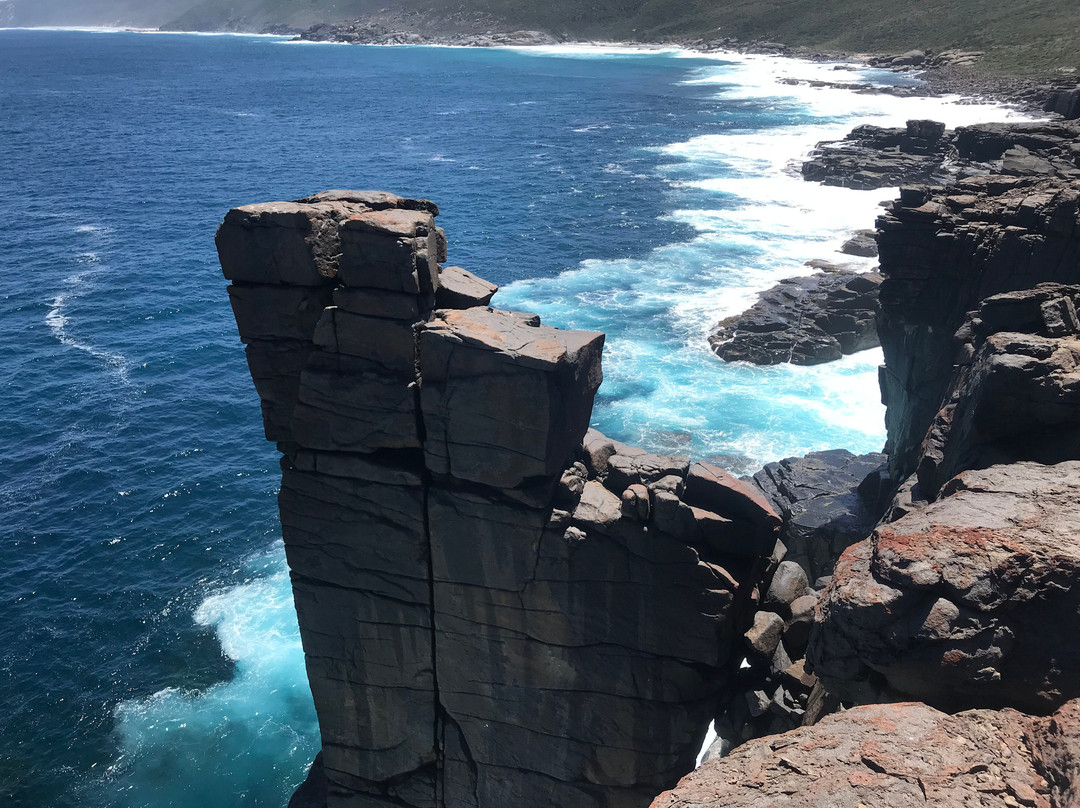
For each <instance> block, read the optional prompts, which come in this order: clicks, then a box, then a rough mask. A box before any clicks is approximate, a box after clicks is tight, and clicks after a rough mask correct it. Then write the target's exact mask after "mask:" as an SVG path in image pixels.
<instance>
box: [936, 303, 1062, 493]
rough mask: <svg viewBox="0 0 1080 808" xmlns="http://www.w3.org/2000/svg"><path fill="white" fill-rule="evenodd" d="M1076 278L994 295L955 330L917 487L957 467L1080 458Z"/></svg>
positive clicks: (939, 479) (946, 477)
mask: <svg viewBox="0 0 1080 808" xmlns="http://www.w3.org/2000/svg"><path fill="white" fill-rule="evenodd" d="M1078 306H1080V286H1066V285H1062V284H1056V283H1045V284H1040V285H1038V286H1036V287H1035V288H1034V289H1026V290H1023V291H1020V292H1008V293H1005V294H1000V295H993V296H992V297H988V298H987V299H986V300H984V301H983V302H982V303H981V305H980V306H979V308H978V309H976V310H975V311H973V312H971V313H970V314H969V315H968V317H967V320H966V321H965V323H964V325H963V326H961V327H960V330H959V331H958V332H957V335H956V336H957V342H958V345H959V347H958V351H957V355H956V365H955V369H954V372H953V378H952V381H951V382H950V385H949V389H948V391H947V392H946V395H945V398H944V400H943V401H942V406H941V408H940V409H939V410H938V412H937V415H935V416H934V420H933V422H932V423H931V425H930V429H929V430H928V431H927V434H926V436H925V438H924V439H923V443H922V445H921V447H920V450H919V460H918V465H917V467H916V474H917V478H918V483H919V487H920V493H921V495H922V496H924V497H927V498H933V497H935V496H936V495H937V493H938V491H939V490H940V488H941V486H942V484H943V483H945V482H946V481H947V480H949V479H950V478H951V477H953V476H954V475H955V474H957V473H958V472H960V471H962V470H964V469H979V468H986V467H987V466H991V465H993V464H995V463H1009V462H1015V461H1017V460H1036V461H1038V462H1040V463H1058V462H1061V461H1063V460H1070V459H1073V458H1078V457H1080V318H1078V316H1077V307H1078Z"/></svg>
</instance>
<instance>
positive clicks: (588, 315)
mask: <svg viewBox="0 0 1080 808" xmlns="http://www.w3.org/2000/svg"><path fill="white" fill-rule="evenodd" d="M674 55H675V56H676V57H677V58H684V57H689V56H693V57H694V58H700V54H690V53H683V52H680V53H676V54H674ZM711 58H712V60H713V61H714V62H715V64H710V65H708V66H705V67H698V68H695V70H694V71H693V72H692V74H691V76H690V77H689V78H688V79H686V83H688V84H694V85H698V86H715V87H716V93H717V95H716V98H717V105H718V112H719V113H720V115H721V116H722V117H723V116H724V115H726V116H727V117H728V118H729V119H730V125H729V126H727V127H726V128H724V127H723V121H721V125H720V126H718V127H717V131H716V132H714V133H709V134H703V135H698V136H695V137H693V138H691V139H689V140H687V141H684V142H679V143H672V144H668V145H666V146H663V147H660V148H659V151H660V153H661V154H662V155H663V158H664V165H662V166H661V168H660V170H661V173H662V174H664V175H666V176H668V177H670V178H671V182H672V185H673V186H674V187H675V188H676V198H678V194H677V189H678V187H680V186H681V187H685V188H692V189H694V191H695V192H697V193H698V198H700V194H702V193H703V194H705V197H704V198H705V199H706V200H708V199H712V200H714V201H715V203H714V204H712V205H710V204H708V202H706V204H705V205H704V206H702V207H700V208H689V207H686V208H677V209H675V210H672V211H671V212H670V213H668V214H666V216H667V217H668V218H670V219H672V220H674V221H678V222H681V223H684V224H687V225H690V226H692V227H693V228H694V229H695V230H696V231H697V232H698V235H697V236H696V237H695V238H693V239H691V240H690V241H688V242H684V243H680V244H671V245H666V246H663V247H659V248H657V249H655V250H653V251H652V252H651V253H649V254H647V255H645V256H642V257H641V258H637V259H616V260H610V261H598V260H587V261H583V262H582V263H581V264H579V265H578V266H577V267H574V268H571V269H568V270H566V271H564V272H563V273H562V274H560V275H559V276H557V277H555V278H543V279H532V280H525V281H518V282H515V283H512V284H509V285H508V286H507V287H505V288H504V289H503V290H502V291H501V292H500V293H499V297H498V300H497V302H500V303H501V304H502V305H508V306H512V307H515V308H522V309H529V310H534V311H537V312H538V313H540V314H541V315H542V316H543V317H544V318H545V319H546V320H548V321H550V322H552V323H553V324H556V325H562V326H567V327H574V328H588V329H595V330H601V331H605V332H607V334H608V342H607V348H606V350H605V375H606V381H605V384H604V387H603V388H602V390H601V393H602V396H601V399H600V402H599V404H598V407H597V411H596V415H595V418H594V420H595V425H597V426H599V427H600V428H601V429H606V430H608V431H612V432H614V433H615V434H616V436H617V437H620V438H621V439H624V440H631V441H635V442H639V443H642V444H643V445H646V446H648V447H650V448H654V449H656V450H665V449H666V450H673V449H678V448H679V447H678V446H676V444H679V445H681V446H685V440H686V438H685V435H686V433H689V434H691V435H692V436H693V438H692V441H693V442H692V445H691V447H690V448H691V451H692V452H693V453H694V454H696V455H698V456H703V455H704V456H707V455H717V454H723V455H729V456H734V457H735V458H736V461H737V459H738V458H739V457H743V458H750V459H751V460H752V461H754V462H763V461H769V460H775V459H778V458H780V457H784V456H789V455H796V454H803V453H805V452H807V451H813V450H817V449H824V448H831V447H837V446H846V447H847V448H850V449H852V450H853V451H872V450H878V449H880V448H881V444H882V442H883V440H884V425H883V421H884V419H883V415H884V411H883V408H882V406H881V404H880V400H879V394H878V390H877V374H876V367H877V364H878V363H879V362H880V361H881V357H880V352H878V351H869V352H863V353H861V354H856V355H855V356H852V357H846V358H844V359H843V360H841V361H839V362H833V363H829V364H826V365H820V366H816V367H811V368H804V367H797V366H793V365H778V366H773V367H755V366H752V365H747V364H743V363H731V364H727V363H724V362H721V361H720V360H718V359H717V358H716V357H714V356H712V355H711V353H710V352H709V350H708V347H707V343H706V336H707V334H708V332H709V329H710V326H711V325H712V324H713V323H715V322H716V321H718V320H719V319H722V318H723V317H726V316H730V315H732V314H736V313H739V312H740V311H743V310H745V309H746V308H747V307H748V306H749V305H750V304H751V303H752V302H753V301H754V299H755V297H756V293H757V292H759V291H761V290H763V289H765V288H767V287H769V286H771V285H772V284H774V283H776V282H777V281H779V280H780V279H782V278H785V277H790V276H793V275H800V274H808V273H809V272H811V270H809V269H807V268H805V267H804V266H803V264H804V262H806V261H808V260H810V259H825V260H828V261H831V262H833V263H837V264H842V265H846V266H849V267H851V268H854V269H858V270H866V269H869V268H871V267H872V266H873V264H874V261H873V260H870V259H865V258H858V257H855V256H848V255H844V254H842V253H840V252H839V248H840V246H841V244H842V243H843V241H845V240H846V239H847V238H848V237H850V235H851V232H852V231H853V230H856V229H861V228H868V227H872V226H873V222H874V218H875V217H876V215H877V213H878V212H879V210H880V207H879V203H880V202H882V201H883V200H887V199H891V198H893V197H894V196H895V193H896V192H895V189H882V190H878V191H856V190H851V189H845V188H833V187H825V186H821V185H817V184H813V183H808V182H805V181H804V180H803V179H802V178H801V176H800V174H799V164H800V163H801V161H802V160H803V159H805V157H806V156H807V155H808V153H809V152H810V150H811V149H812V148H813V147H814V145H815V144H816V143H817V142H819V141H821V140H827V139H836V138H840V137H842V136H843V135H844V134H846V133H847V132H848V131H849V130H850V129H851V128H852V127H853V126H854V125H856V124H859V123H875V124H878V125H882V126H898V125H903V123H904V122H905V121H906V120H908V119H910V118H934V119H936V120H944V121H945V122H946V123H947V124H948V125H949V126H957V125H962V124H970V123H974V122H976V121H984V120H1002V119H1009V118H1013V119H1016V118H1020V117H1022V116H1019V115H1018V114H1016V113H1014V112H1011V111H1010V110H1007V109H1005V108H1004V107H1002V106H999V105H995V104H963V103H958V100H959V99H956V98H919V97H896V96H892V95H887V94H857V93H854V92H852V91H850V90H846V89H838V88H833V87H820V86H819V87H814V86H810V85H809V84H806V83H801V84H790V83H783V82H782V81H781V79H793V80H796V81H800V82H807V81H810V80H822V81H831V82H843V83H861V84H864V85H870V84H872V83H873V82H874V81H876V80H881V79H883V78H888V79H889V80H895V76H892V75H891V74H885V73H883V72H882V71H874V70H868V69H866V68H864V67H862V66H859V65H855V64H842V63H838V64H827V63H813V62H800V61H798V60H795V59H784V58H777V57H766V56H746V55H740V54H716V55H713V56H712V57H711ZM740 104H752V105H753V106H754V109H755V115H754V116H752V117H751V120H752V121H754V123H752V124H750V125H751V126H753V128H747V127H748V125H746V124H742V123H740V122H741V121H742V120H743V118H741V117H740V116H741V115H745V113H742V112H741V111H740ZM725 110H726V111H727V112H725ZM759 114H760V115H764V116H765V117H772V118H773V119H774V120H777V121H778V125H774V126H771V127H768V126H759V125H758V124H757V122H756V120H754V119H755V118H757V117H759Z"/></svg>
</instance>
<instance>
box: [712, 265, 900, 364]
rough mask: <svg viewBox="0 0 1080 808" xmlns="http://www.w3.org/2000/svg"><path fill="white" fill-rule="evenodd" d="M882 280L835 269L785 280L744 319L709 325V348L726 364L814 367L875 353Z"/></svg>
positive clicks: (741, 316) (762, 296)
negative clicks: (868, 349) (858, 353)
mask: <svg viewBox="0 0 1080 808" xmlns="http://www.w3.org/2000/svg"><path fill="white" fill-rule="evenodd" d="M880 284H881V276H880V275H878V274H877V273H875V272H864V273H859V272H852V271H849V270H840V269H837V270H833V271H830V272H825V273H822V274H819V275H811V276H809V277H801V278H788V279H786V280H783V281H781V282H780V283H779V284H777V285H776V286H774V287H772V288H771V289H768V290H766V291H764V292H761V293H760V295H759V299H758V302H757V303H755V304H754V305H753V307H751V308H750V309H749V310H747V311H745V312H743V313H742V314H738V315H735V316H734V317H728V318H726V319H724V320H721V321H720V322H719V323H717V324H716V325H715V326H713V329H712V332H711V333H710V334H709V345H710V347H711V348H712V350H713V352H714V353H715V354H716V355H717V356H719V357H720V358H721V359H724V360H725V361H727V362H736V361H743V362H753V363H754V364H757V365H776V364H780V363H783V362H791V363H792V364H796V365H816V364H820V363H822V362H830V361H833V360H835V359H839V358H840V357H841V356H845V355H847V354H851V353H855V352H857V351H863V350H866V349H867V348H874V347H876V346H877V344H878V337H877V328H876V326H875V317H876V315H877V308H878V302H877V291H878V286H879V285H880Z"/></svg>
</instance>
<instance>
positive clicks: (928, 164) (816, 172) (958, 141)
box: [802, 96, 1080, 190]
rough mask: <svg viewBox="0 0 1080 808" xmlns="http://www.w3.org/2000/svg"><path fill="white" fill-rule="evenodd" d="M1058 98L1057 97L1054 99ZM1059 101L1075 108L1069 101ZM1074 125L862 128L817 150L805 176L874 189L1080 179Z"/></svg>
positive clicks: (924, 123)
mask: <svg viewBox="0 0 1080 808" xmlns="http://www.w3.org/2000/svg"><path fill="white" fill-rule="evenodd" d="M1054 98H1055V99H1058V97H1057V96H1054ZM1054 103H1058V104H1061V105H1063V106H1068V104H1069V103H1070V102H1069V101H1068V96H1061V97H1060V99H1058V100H1055V102H1054ZM1078 136H1080V127H1078V126H1077V124H1076V123H1075V122H1071V121H1051V122H1039V123H1028V124H1011V123H988V124H976V125H974V126H964V127H958V128H957V129H956V131H955V132H954V131H946V129H945V125H944V124H943V123H940V122H938V121H927V120H913V121H908V122H907V126H906V127H905V128H903V129H899V128H882V127H880V126H870V125H865V126H858V127H856V128H855V129H853V130H852V131H851V132H850V134H848V135H847V136H846V137H845V138H844V139H843V140H839V141H832V142H823V143H819V144H817V146H816V147H815V149H814V151H813V153H812V154H811V158H810V159H809V160H808V161H806V162H805V163H803V166H802V173H803V177H804V178H805V179H807V180H811V181H813V182H821V183H823V184H825V185H838V186H842V187H845V188H857V189H862V190H869V189H872V188H888V187H890V186H893V187H895V186H898V185H910V184H932V185H947V184H949V183H950V182H956V181H958V180H963V179H965V178H968V177H974V176H985V175H987V174H1005V175H1012V176H1023V175H1029V174H1040V175H1043V176H1055V177H1058V178H1061V179H1071V180H1075V179H1077V178H1080V169H1078V163H1077V157H1078V155H1080V151H1078V150H1077V149H1076V148H1075V146H1074V144H1076V142H1077V138H1078Z"/></svg>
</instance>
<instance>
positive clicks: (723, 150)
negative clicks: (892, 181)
mask: <svg viewBox="0 0 1080 808" xmlns="http://www.w3.org/2000/svg"><path fill="white" fill-rule="evenodd" d="M783 75H797V76H804V77H822V76H824V77H827V78H835V79H837V80H840V81H852V80H862V81H871V80H876V81H895V80H896V79H895V78H894V77H891V76H887V75H885V74H880V73H872V72H864V71H859V70H857V69H853V68H850V67H847V68H842V69H834V68H833V66H831V65H805V64H800V63H795V62H788V61H784V60H775V59H774V60H770V59H766V58H756V57H755V58H741V57H740V58H737V57H731V58H728V59H715V58H714V59H703V58H696V57H690V56H687V55H686V54H680V53H677V52H658V53H640V52H636V53H635V52H617V51H610V50H593V51H582V50H578V51H565V50H552V51H540V52H536V51H533V52H521V51H514V50H491V51H475V50H456V49H441V48H359V47H338V46H303V45H291V44H288V43H285V42H283V41H281V40H278V39H274V38H265V37H264V38H260V37H199V36H187V35H152V36H151V35H135V34H124V33H89V32H69V31H68V32H65V31H0V142H2V143H3V144H4V159H3V160H0V216H2V221H3V223H4V233H5V240H4V250H3V251H2V253H0V262H2V266H3V271H2V273H0V317H2V318H3V323H4V333H5V337H6V339H5V340H3V342H2V344H0V358H2V361H0V368H2V376H0V419H2V425H3V434H4V436H5V446H4V449H5V450H4V451H3V452H2V453H0V507H2V508H3V512H4V513H5V514H6V519H5V520H4V523H3V525H2V526H0V692H2V693H3V698H2V700H0V727H3V732H2V733H0V803H2V804H3V805H5V806H28V807H31V806H32V807H33V808H39V807H40V806H74V805H79V806H92V807H96V806H118V807H119V806H125V807H127V806H155V807H157V806H189V807H190V808H195V807H196V806H199V807H200V808H201V807H202V806H211V807H213V806H281V805H284V803H285V801H286V799H287V797H288V794H289V793H290V792H291V790H292V789H293V787H294V786H295V785H296V784H297V783H298V782H299V781H300V780H301V779H302V777H303V774H304V771H305V768H306V766H307V764H308V763H309V761H310V759H311V758H312V756H313V755H314V753H315V751H316V750H317V747H318V741H317V729H316V726H315V719H314V715H313V710H312V707H311V700H310V694H309V693H308V691H307V683H306V680H305V677H304V671H303V660H302V656H301V653H300V648H299V641H298V638H297V635H296V625H295V613H294V612H293V608H292V603H291V596H290V593H289V588H288V580H287V576H286V572H285V569H284V561H283V553H282V551H281V546H280V537H279V532H278V524H277V514H276V505H275V496H276V488H277V485H278V468H277V458H276V455H275V452H274V451H273V448H272V447H271V446H270V445H269V444H266V443H265V442H264V441H263V438H262V430H261V425H260V423H259V408H258V403H257V400H256V397H255V394H254V391H253V389H252V387H251V383H250V380H249V379H248V376H247V369H246V366H245V364H244V359H243V353H242V349H241V346H240V344H239V340H238V338H237V336H236V332H235V328H234V326H233V323H232V315H231V312H230V310H229V306H228V302H227V296H226V294H225V288H224V287H225V284H224V281H223V280H222V279H221V277H220V272H219V269H218V267H217V264H216V256H215V253H214V250H213V233H214V229H215V228H216V226H217V223H218V222H219V221H220V220H221V218H222V216H223V214H224V212H225V211H226V210H227V209H228V208H229V207H231V206H234V205H237V204H243V203H248V202H255V201H265V200H270V199H292V198H296V197H299V196H302V195H305V194H308V193H311V192H313V191H317V190H321V189H324V188H336V187H354V188H381V189H388V190H393V191H397V192H399V193H403V194H408V195H414V196H428V197H431V198H433V199H435V200H436V201H437V202H438V203H439V204H440V205H441V206H442V208H443V210H444V215H443V216H442V217H441V223H442V225H443V226H444V227H445V228H446V229H447V231H448V234H449V238H450V256H451V261H452V262H454V263H460V264H462V265H464V266H466V267H468V268H470V269H472V270H473V271H475V272H477V273H479V274H481V275H484V276H487V277H489V278H490V279H492V280H494V281H496V282H498V283H500V284H502V285H503V287H504V288H503V290H502V291H500V293H499V296H498V298H497V302H499V303H500V304H501V305H503V306H512V307H518V308H525V309H531V310H535V311H538V312H540V313H541V314H542V315H543V317H544V319H545V320H546V321H547V322H550V323H552V324H554V325H560V326H565V327H581V328H596V329H600V330H604V331H606V332H608V334H609V343H608V345H609V347H608V351H607V354H606V357H605V371H606V376H607V378H606V381H605V383H604V386H603V388H602V391H601V396H600V399H599V401H598V405H597V408H596V414H595V421H596V424H597V426H598V427H599V428H601V429H602V430H604V431H606V432H608V433H609V434H611V435H613V436H614V437H617V438H620V439H623V440H629V441H633V442H637V443H641V444H643V445H646V446H649V447H651V448H654V449H658V450H678V451H685V452H692V453H693V454H694V455H696V456H715V455H721V456H724V459H723V461H722V462H725V463H726V464H728V465H729V466H731V467H732V468H736V469H740V468H747V467H750V466H753V465H755V464H760V463H761V462H763V461H766V460H772V459H776V458H778V457H782V456H785V455H788V454H796V453H802V452H804V451H807V450H810V449H818V448H825V447H835V446H846V447H848V448H850V449H853V450H856V451H866V450H871V449H877V448H880V445H881V443H882V440H883V428H882V423H881V419H882V412H881V408H880V405H879V404H878V403H877V394H876V388H875V380H874V367H875V365H876V363H877V362H878V361H879V357H878V356H877V355H876V353H875V352H868V353H867V354H864V355H857V356H855V357H851V358H848V359H845V360H843V361H842V362H840V363H837V364H835V365H831V366H827V367H824V368H816V369H815V368H804V369H799V368H753V367H744V366H737V365H730V366H728V365H724V364H723V363H722V362H720V361H719V360H717V359H715V358H713V357H712V356H710V355H709V354H708V353H707V351H706V350H705V349H704V336H705V333H706V331H707V329H708V326H709V325H710V323H711V322H712V321H714V320H716V319H717V318H718V317H720V316H722V315H725V314H727V313H729V312H732V311H736V310H739V309H741V308H743V307H744V306H745V304H746V303H747V302H748V301H749V300H751V299H752V296H753V292H754V290H756V289H761V288H764V287H766V286H768V285H770V283H771V282H772V281H774V280H775V279H778V278H780V277H784V276H787V275H791V274H793V273H796V272H798V271H799V270H800V265H801V263H802V262H803V261H805V260H807V259H811V258H826V259H830V258H831V259H837V258H839V256H838V255H837V254H836V252H835V250H836V248H837V246H838V245H839V244H840V242H841V241H842V240H843V238H844V237H845V235H846V233H847V232H848V231H849V230H850V229H853V228H855V227H864V226H869V225H870V222H871V220H872V217H873V214H874V210H875V205H876V203H877V201H878V199H880V198H885V197H886V196H888V195H889V194H887V193H883V194H877V195H875V194H860V193H858V192H852V191H837V190H834V189H820V188H816V187H811V186H808V185H806V184H804V183H802V182H801V181H800V180H798V179H797V177H795V176H794V175H793V174H792V172H791V167H790V166H789V165H788V162H789V160H790V159H791V158H795V157H797V156H798V155H799V154H800V153H802V152H804V151H805V150H806V149H807V148H808V147H809V146H810V145H812V144H813V142H814V141H815V140H818V139H821V138H822V137H827V136H831V135H836V134H839V133H842V132H844V131H846V130H847V129H848V128H850V126H851V125H853V123H854V122H855V121H863V120H866V119H867V118H873V119H874V120H877V121H879V122H885V121H902V120H904V119H905V118H907V117H916V116H923V115H931V116H937V117H947V118H948V119H949V120H950V122H953V123H956V122H962V121H964V120H974V119H977V118H978V117H979V116H982V117H1000V116H1001V113H1000V111H995V110H987V109H980V108H976V107H947V106H945V105H943V104H942V102H937V101H910V102H908V101H900V100H896V99H891V98H887V97H875V96H855V95H852V94H850V93H845V92H841V91H835V90H822V89H811V88H808V87H805V86H802V87H793V86H788V85H780V84H777V83H776V78H777V76H783ZM691 435H692V437H691Z"/></svg>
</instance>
